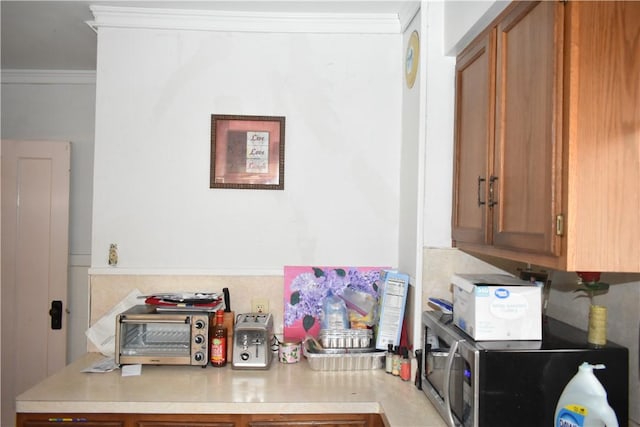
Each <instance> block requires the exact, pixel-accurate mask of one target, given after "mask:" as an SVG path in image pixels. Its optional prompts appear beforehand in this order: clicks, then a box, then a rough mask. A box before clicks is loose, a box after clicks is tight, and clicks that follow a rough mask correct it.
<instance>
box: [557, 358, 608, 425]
mask: <svg viewBox="0 0 640 427" xmlns="http://www.w3.org/2000/svg"><path fill="white" fill-rule="evenodd" d="M604 367H605V366H604V365H591V364H589V363H587V362H584V363H582V365H580V366H579V367H578V373H577V374H575V375H574V377H573V378H571V380H570V381H569V382H568V383H567V385H566V386H565V388H564V390H563V391H562V394H561V395H560V399H559V400H558V405H557V406H556V412H555V417H554V424H553V425H554V427H604V426H606V427H619V426H618V419H617V418H616V413H615V412H614V411H613V409H611V407H610V406H609V403H608V402H607V392H606V391H605V389H604V387H603V386H602V384H601V383H600V381H598V378H596V376H595V375H594V374H593V370H594V369H604Z"/></svg>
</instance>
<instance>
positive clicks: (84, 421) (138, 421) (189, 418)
mask: <svg viewBox="0 0 640 427" xmlns="http://www.w3.org/2000/svg"><path fill="white" fill-rule="evenodd" d="M74 421H75V422H74ZM74 425H80V426H82V427H293V426H322V427H383V426H384V422H383V421H382V417H381V416H380V414H253V415H252V414H117V413H112V414H65V413H52V414H36V413H21V414H18V415H17V418H16V427H52V426H74Z"/></svg>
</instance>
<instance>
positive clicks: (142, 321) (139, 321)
mask: <svg viewBox="0 0 640 427" xmlns="http://www.w3.org/2000/svg"><path fill="white" fill-rule="evenodd" d="M120 323H133V324H149V323H181V324H185V323H189V318H188V317H185V318H184V319H159V318H157V317H156V318H155V319H154V320H152V321H151V320H149V319H127V318H126V317H121V318H120Z"/></svg>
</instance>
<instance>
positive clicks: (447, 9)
mask: <svg viewBox="0 0 640 427" xmlns="http://www.w3.org/2000/svg"><path fill="white" fill-rule="evenodd" d="M509 3H510V1H496V0H488V1H484V0H473V1H445V2H444V19H445V21H446V24H445V28H444V45H443V48H444V52H446V54H447V55H451V56H456V55H457V54H458V53H460V52H461V51H462V49H464V48H465V47H466V46H467V45H468V44H469V42H470V41H471V40H473V39H474V38H475V36H477V35H478V34H479V33H480V32H481V31H482V30H484V29H485V28H486V27H487V25H489V23H490V22H491V21H493V19H494V18H496V17H497V16H498V15H499V14H500V12H502V11H503V10H504V8H506V7H507V6H508V5H509Z"/></svg>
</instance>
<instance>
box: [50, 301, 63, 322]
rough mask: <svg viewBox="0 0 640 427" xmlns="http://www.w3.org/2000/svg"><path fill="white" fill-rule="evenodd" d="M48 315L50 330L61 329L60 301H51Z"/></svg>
mask: <svg viewBox="0 0 640 427" xmlns="http://www.w3.org/2000/svg"><path fill="white" fill-rule="evenodd" d="M49 315H50V316H51V329H62V301H58V300H53V301H51V309H50V310H49Z"/></svg>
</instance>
